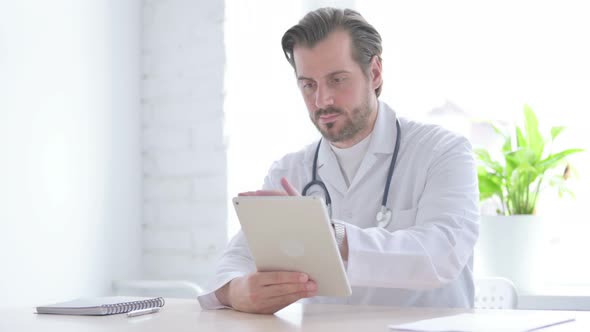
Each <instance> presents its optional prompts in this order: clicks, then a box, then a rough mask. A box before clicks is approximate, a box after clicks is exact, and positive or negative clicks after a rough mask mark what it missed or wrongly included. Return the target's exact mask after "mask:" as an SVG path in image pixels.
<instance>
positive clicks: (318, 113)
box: [315, 107, 342, 121]
mask: <svg viewBox="0 0 590 332" xmlns="http://www.w3.org/2000/svg"><path fill="white" fill-rule="evenodd" d="M339 113H342V110H339V109H337V108H333V107H329V108H322V109H319V110H317V111H316V112H315V119H316V121H317V120H319V119H320V116H322V115H328V114H339Z"/></svg>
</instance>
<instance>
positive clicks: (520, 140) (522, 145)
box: [516, 127, 528, 148]
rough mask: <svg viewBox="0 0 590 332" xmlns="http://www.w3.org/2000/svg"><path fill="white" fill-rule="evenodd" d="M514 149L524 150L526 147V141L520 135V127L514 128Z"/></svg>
mask: <svg viewBox="0 0 590 332" xmlns="http://www.w3.org/2000/svg"><path fill="white" fill-rule="evenodd" d="M516 147H517V148H526V147H528V144H527V140H526V138H525V137H524V135H523V134H522V130H521V129H520V127H516Z"/></svg>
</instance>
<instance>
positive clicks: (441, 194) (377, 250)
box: [199, 102, 479, 308]
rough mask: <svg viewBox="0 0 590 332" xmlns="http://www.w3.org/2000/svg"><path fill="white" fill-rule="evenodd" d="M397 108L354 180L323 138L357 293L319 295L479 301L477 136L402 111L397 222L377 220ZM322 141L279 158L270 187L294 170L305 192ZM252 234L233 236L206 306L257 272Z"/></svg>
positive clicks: (323, 164)
mask: <svg viewBox="0 0 590 332" xmlns="http://www.w3.org/2000/svg"><path fill="white" fill-rule="evenodd" d="M395 117H396V115H395V113H394V112H393V110H391V109H390V108H389V107H388V106H387V105H386V104H385V103H383V102H381V103H380V104H379V112H378V115H377V121H376V123H375V127H374V130H373V134H372V138H371V142H370V144H369V148H368V151H367V154H366V156H365V158H364V160H363V161H362V163H361V166H360V168H359V170H358V171H357V173H356V175H355V177H354V179H353V180H352V182H351V184H350V187H349V188H347V186H346V183H345V180H344V177H343V174H342V172H341V170H340V168H339V166H338V163H337V159H336V156H335V155H334V153H333V152H332V150H331V149H330V146H329V143H328V142H326V141H325V140H322V144H321V147H320V153H319V157H318V176H319V178H320V179H321V180H322V181H323V182H324V183H325V185H326V187H327V188H328V191H329V192H330V195H331V198H332V211H333V212H332V213H333V214H332V218H333V219H335V220H338V221H340V222H343V223H345V226H346V234H347V239H348V251H349V256H348V262H347V266H346V271H347V274H348V278H349V281H350V283H351V286H352V296H350V297H349V298H329V297H315V298H311V299H307V300H305V301H306V302H312V303H348V304H366V305H393V306H430V307H473V296H474V285H473V275H472V270H473V247H474V245H475V242H476V240H477V237H478V231H479V224H478V220H479V209H478V187H477V174H476V168H475V161H474V158H473V155H472V149H471V145H470V143H469V141H468V140H467V139H465V138H463V137H461V136H458V135H456V134H454V133H451V132H449V131H447V130H445V129H443V128H441V127H439V126H435V125H426V124H421V123H416V122H412V121H409V120H407V119H404V118H400V119H399V120H400V125H401V142H400V150H399V155H398V159H397V163H396V168H395V172H394V174H393V178H392V182H391V187H390V190H389V198H388V206H389V207H390V208H391V209H392V212H393V216H392V221H391V223H390V224H389V226H387V228H386V229H383V228H379V227H377V226H376V221H375V215H376V213H377V212H378V211H379V208H380V205H381V199H382V196H383V190H384V186H385V181H386V177H387V171H388V168H389V164H390V160H391V156H392V154H393V150H394V146H395V140H396V131H397V129H396V126H395ZM316 146H317V143H314V144H311V145H309V146H307V147H305V148H304V149H303V150H301V151H299V152H295V153H291V154H288V155H286V156H284V157H283V158H282V159H281V160H279V161H277V162H275V163H274V164H273V165H272V167H271V169H270V171H269V173H268V175H267V177H266V178H265V181H264V189H282V188H281V185H280V178H281V177H286V178H287V179H288V180H289V181H290V182H291V183H292V184H293V185H294V186H295V187H296V188H298V189H299V190H300V191H301V190H302V189H303V187H304V186H305V185H306V184H307V183H308V182H309V181H311V178H312V170H311V168H312V165H313V158H314V153H315V149H316ZM255 270H256V268H255V265H254V261H253V260H252V257H251V255H250V252H249V250H248V247H247V244H246V241H245V238H244V235H243V233H242V232H240V233H238V234H237V235H236V236H235V237H234V238H233V240H232V241H231V242H230V244H229V246H228V248H227V250H226V251H225V253H224V255H223V257H222V258H221V261H220V262H219V265H218V269H217V272H216V276H215V278H214V280H213V283H212V284H211V287H210V292H208V293H205V294H203V295H202V296H200V297H199V301H200V302H201V305H202V307H204V308H219V307H222V306H221V305H220V304H219V302H218V301H217V298H216V297H215V295H214V293H213V292H214V291H215V290H216V289H218V288H219V287H221V286H223V285H224V284H226V283H227V282H228V281H230V280H231V279H233V278H235V277H238V276H241V275H244V274H247V273H251V272H254V271H255Z"/></svg>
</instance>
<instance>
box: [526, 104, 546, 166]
mask: <svg viewBox="0 0 590 332" xmlns="http://www.w3.org/2000/svg"><path fill="white" fill-rule="evenodd" d="M523 112H524V128H525V131H526V140H527V143H528V147H529V148H531V149H532V150H533V151H534V152H535V155H536V159H537V160H541V157H542V155H543V149H544V146H545V143H544V141H543V136H542V135H541V133H540V132H539V121H538V120H537V116H536V115H535V112H533V110H532V109H531V107H530V106H529V105H524V111H523Z"/></svg>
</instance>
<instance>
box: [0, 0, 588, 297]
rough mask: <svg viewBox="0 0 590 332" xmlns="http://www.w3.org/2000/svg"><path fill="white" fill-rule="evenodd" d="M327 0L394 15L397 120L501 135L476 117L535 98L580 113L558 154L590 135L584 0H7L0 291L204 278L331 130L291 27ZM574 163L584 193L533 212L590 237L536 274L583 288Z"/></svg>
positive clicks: (1, 59) (77, 291) (549, 196)
mask: <svg viewBox="0 0 590 332" xmlns="http://www.w3.org/2000/svg"><path fill="white" fill-rule="evenodd" d="M323 6H336V7H349V8H354V9H356V10H358V11H359V12H360V13H361V14H363V16H364V17H365V18H366V19H367V20H368V21H369V22H370V23H371V24H373V25H374V26H375V27H376V28H377V30H378V31H380V33H381V35H382V37H383V47H384V52H383V56H382V57H383V68H384V90H383V93H382V96H381V99H382V100H384V101H386V102H387V103H388V104H389V105H391V106H392V107H393V108H394V109H395V110H396V111H397V112H398V113H399V114H401V115H402V116H405V117H408V118H412V119H415V120H420V121H425V122H433V123H438V124H440V125H443V126H445V127H447V128H449V129H451V130H454V131H457V132H459V133H461V134H463V135H465V136H467V137H468V138H469V139H470V140H471V141H472V143H473V144H474V146H481V147H491V146H494V145H497V144H499V143H501V142H500V140H499V139H498V138H497V137H496V136H494V134H493V132H492V131H490V130H486V127H485V126H483V127H482V126H481V124H480V122H481V121H483V120H492V121H495V122H497V123H505V124H508V123H513V122H518V121H521V119H522V109H523V105H524V104H528V105H530V106H531V107H532V108H533V109H534V110H535V112H536V113H537V115H538V117H539V119H540V125H541V130H542V131H543V132H548V130H549V128H550V127H551V126H565V127H566V128H567V129H566V130H565V132H564V133H563V134H562V136H561V137H560V138H559V140H558V141H557V143H558V144H557V146H556V147H555V149H556V150H559V149H564V148H570V147H577V148H584V149H586V150H588V149H590V131H589V130H587V126H588V125H587V123H586V121H585V120H584V119H585V118H587V114H588V113H589V112H590V98H589V91H590V62H589V61H588V59H590V44H589V43H588V40H590V20H588V19H587V16H588V15H587V13H588V12H589V11H588V10H589V9H590V5H588V4H587V2H586V1H581V0H580V1H575V0H564V1H559V2H556V1H543V0H542V1H535V0H516V1H514V0H512V1H508V0H498V1H467V0H450V1H444V2H443V1H436V0H418V1H411V2H409V1H384V0H383V1H378V0H363V1H358V0H357V1H354V0H348V1H320V0H317V1H313V0H299V1H297V0H291V1H271V0H226V1H221V0H214V1H203V0H143V1H141V0H126V1H115V0H84V1H74V0H55V1H34V0H19V1H9V0H0V264H1V265H0V266H1V268H0V294H2V296H1V297H0V306H13V305H30V306H34V305H39V304H43V303H46V302H47V303H48V302H53V301H60V300H65V299H69V298H75V297H78V296H82V295H88V296H91V295H105V294H112V293H113V292H115V290H114V286H113V285H114V284H113V282H117V281H126V280H168V281H178V280H183V281H189V282H191V283H194V284H196V285H200V286H205V285H206V283H207V280H208V279H209V278H211V276H212V272H213V269H214V267H215V263H216V260H217V259H218V258H219V256H220V254H221V253H222V251H223V248H224V247H225V245H226V243H227V241H228V239H229V238H231V237H232V236H233V235H234V234H235V233H236V232H237V231H238V230H239V224H238V222H237V220H236V218H235V214H234V212H233V210H232V209H231V204H228V203H229V202H230V199H231V197H233V196H235V195H236V194H237V193H238V192H240V191H245V190H253V189H258V188H260V187H261V185H262V183H263V179H264V176H265V174H266V172H267V170H268V168H269V167H270V165H271V164H272V162H273V161H274V160H277V159H278V158H280V157H281V156H282V155H284V154H285V153H287V152H291V151H295V150H298V149H300V148H301V147H302V146H304V145H305V144H307V143H309V142H312V141H314V140H316V139H318V137H319V136H318V134H317V133H316V131H315V128H314V127H313V126H312V125H311V124H310V123H309V119H308V117H307V112H306V110H305V106H304V104H303V102H302V99H301V97H300V95H299V91H298V89H297V86H296V82H295V79H294V76H293V71H292V68H291V67H290V66H289V65H288V63H287V62H286V60H285V59H284V55H283V54H282V50H281V47H280V39H281V36H282V34H283V33H284V31H286V30H287V29H288V28H289V27H291V26H292V25H294V24H296V23H297V21H298V20H299V19H300V18H301V17H302V16H303V15H304V14H305V13H306V12H308V11H309V10H312V9H315V8H318V7H323ZM488 129H489V128H488ZM569 161H570V163H571V164H572V166H573V167H574V169H575V172H574V173H575V180H574V181H571V184H570V186H571V190H572V191H573V192H574V193H575V196H576V197H575V198H571V197H564V198H563V199H557V194H556V193H554V192H551V191H547V192H546V193H545V192H544V193H543V194H542V196H541V198H540V200H541V202H542V203H541V204H539V207H538V211H537V213H538V214H542V215H544V216H545V219H547V220H550V221H551V222H552V223H553V225H554V226H555V227H556V228H567V229H568V230H569V231H570V232H571V233H572V234H578V236H577V237H573V239H574V240H573V241H568V242H567V243H565V242H563V241H562V242H561V243H557V244H558V245H556V246H555V247H552V248H551V252H544V253H539V255H548V256H543V257H548V258H547V263H546V264H545V265H544V266H542V267H541V268H540V270H539V271H540V272H539V275H538V276H537V277H538V278H541V279H540V280H541V282H540V284H542V286H543V287H545V286H547V285H552V286H555V287H558V286H559V287H562V286H563V287H579V288H584V289H588V288H590V268H588V267H587V264H585V263H583V262H584V259H585V252H587V249H588V244H587V243H586V242H587V241H586V239H585V236H584V234H588V233H587V231H588V230H589V229H590V227H588V225H587V223H588V221H587V220H588V218H587V214H588V213H587V211H586V209H585V207H587V206H589V204H590V189H589V188H590V160H589V154H588V153H582V154H578V155H576V156H574V157H572V158H570V160H569ZM498 245H499V246H501V245H502V244H501V243H499V244H498ZM569 259H571V260H572V261H573V262H574V263H571V264H569V265H565V263H564V262H565V260H569ZM559 264H562V265H559ZM539 287H541V286H539ZM574 289H575V288H574ZM532 291H534V290H532ZM588 294H589V295H590V293H588Z"/></svg>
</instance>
